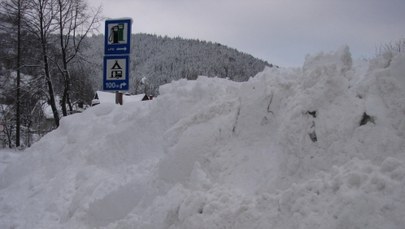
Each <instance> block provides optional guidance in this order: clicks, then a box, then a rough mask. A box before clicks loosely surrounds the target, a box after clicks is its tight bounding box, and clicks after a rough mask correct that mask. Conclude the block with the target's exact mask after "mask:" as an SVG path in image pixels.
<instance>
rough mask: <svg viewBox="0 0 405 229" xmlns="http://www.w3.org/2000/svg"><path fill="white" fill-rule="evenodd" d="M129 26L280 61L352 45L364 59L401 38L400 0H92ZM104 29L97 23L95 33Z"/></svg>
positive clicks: (404, 1)
mask: <svg viewBox="0 0 405 229" xmlns="http://www.w3.org/2000/svg"><path fill="white" fill-rule="evenodd" d="M89 2H90V3H91V5H92V6H99V5H101V6H102V7H103V16H105V17H108V18H120V17H131V18H132V19H133V26H132V31H133V33H151V34H157V35H167V36H169V37H175V36H180V37H183V38H192V39H200V40H206V41H212V42H218V43H221V44H223V45H226V46H229V47H232V48H236V49H238V50H239V51H242V52H245V53H249V54H252V55H253V56H255V57H258V58H261V59H263V60H267V61H268V62H270V63H273V64H276V65H280V66H302V64H303V62H304V59H305V56H306V55H307V54H313V53H317V52H320V51H324V52H329V51H333V50H336V49H337V48H339V47H341V46H343V45H349V47H350V50H351V51H352V55H353V57H354V58H362V57H365V58H368V57H372V56H373V55H375V53H376V48H378V47H379V46H381V45H382V44H386V43H389V42H396V41H398V40H399V39H401V38H405V0H89ZM102 30H103V29H100V32H102V33H103V32H104V31H102Z"/></svg>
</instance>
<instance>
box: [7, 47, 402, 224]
mask: <svg viewBox="0 0 405 229" xmlns="http://www.w3.org/2000/svg"><path fill="white" fill-rule="evenodd" d="M160 92H161V95H160V96H159V97H158V98H157V99H155V100H153V101H150V102H133V103H126V104H124V105H123V106H117V105H115V104H100V105H98V106H95V107H93V108H91V109H89V110H87V111H85V112H84V113H82V114H76V115H72V116H69V117H67V118H63V119H62V122H61V126H60V127H59V128H58V129H57V130H55V131H53V132H52V133H50V134H48V135H47V136H45V137H44V138H43V139H42V140H41V141H40V142H38V143H37V144H35V145H34V146H33V147H32V148H31V149H29V150H27V151H25V152H23V153H21V154H22V155H21V156H20V157H14V156H13V158H16V159H15V160H11V161H12V162H9V163H8V166H7V168H5V169H2V173H1V180H0V228H30V229H31V228H41V229H46V228H52V229H54V228H75V229H80V228H128V229H130V228H131V229H132V228H139V229H152V228H156V229H165V228H168V229H175V228H179V229H194V228H195V229H197V228H200V229H202V228H205V229H215V228H232V229H237V228H240V229H247V228H257V229H261V228H263V229H268V228H275V229H277V228H280V229H285V228H302V229H304V228H305V229H306V228H308V229H314V228H325V229H326V228H328V229H333V228H336V229H337V228H368V229H377V228H379V229H381V228H389V229H403V228H405V55H404V54H398V55H395V56H394V57H387V58H384V57H379V58H376V59H374V60H372V61H352V59H351V54H350V52H349V49H348V48H347V47H345V48H342V49H341V50H338V51H337V52H334V53H321V54H317V55H313V56H308V57H307V58H306V60H305V63H304V65H303V67H302V68H300V69H283V68H281V69H275V68H268V69H265V71H264V72H262V73H260V74H258V75H257V76H255V77H254V78H252V79H250V80H249V81H248V82H244V83H235V82H231V81H228V80H224V79H212V78H206V77H200V78H199V79H198V80H195V81H186V80H180V81H177V82H174V83H171V84H169V85H166V86H163V87H162V88H161V89H160ZM9 161H10V160H9Z"/></svg>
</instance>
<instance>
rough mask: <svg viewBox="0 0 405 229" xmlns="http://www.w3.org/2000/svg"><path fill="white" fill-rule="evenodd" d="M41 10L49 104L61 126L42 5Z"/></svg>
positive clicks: (42, 44)
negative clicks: (50, 68)
mask: <svg viewBox="0 0 405 229" xmlns="http://www.w3.org/2000/svg"><path fill="white" fill-rule="evenodd" d="M40 9H41V10H40V12H39V14H40V15H39V16H40V18H39V20H40V22H39V23H40V36H41V46H42V55H43V61H44V71H45V80H46V83H47V85H48V93H49V104H50V105H51V108H52V113H53V119H54V121H55V125H56V126H57V127H58V126H59V113H58V109H57V107H56V102H55V92H54V90H53V85H52V80H51V75H50V72H49V61H48V51H47V47H46V46H47V40H46V36H45V35H46V34H45V31H44V15H43V11H42V10H43V9H44V8H43V7H40Z"/></svg>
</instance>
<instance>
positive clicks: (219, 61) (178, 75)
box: [84, 34, 273, 95]
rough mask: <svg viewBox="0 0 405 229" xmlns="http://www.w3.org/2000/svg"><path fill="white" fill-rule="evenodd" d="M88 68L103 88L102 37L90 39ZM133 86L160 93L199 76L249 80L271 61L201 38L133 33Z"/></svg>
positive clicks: (151, 92)
mask: <svg viewBox="0 0 405 229" xmlns="http://www.w3.org/2000/svg"><path fill="white" fill-rule="evenodd" d="M87 42H88V48H87V49H86V50H85V52H84V55H85V56H88V57H89V58H88V60H89V62H88V63H87V68H88V69H92V72H93V75H95V76H97V77H96V78H95V79H94V80H95V81H94V84H95V85H97V88H101V83H102V78H101V77H102V57H103V48H104V46H103V44H104V40H103V36H102V35H99V36H93V37H91V38H89V39H88V40H87ZM131 48H132V55H131V85H130V88H131V89H130V92H131V93H134V94H139V93H145V92H146V93H148V94H154V95H156V94H158V87H159V86H160V85H163V84H166V83H169V82H171V81H172V80H178V79H190V80H194V79H196V78H197V77H198V76H200V75H204V76H209V77H220V78H229V79H230V80H234V81H246V80H247V79H249V77H252V76H254V75H256V74H257V73H258V72H260V71H262V70H263V69H264V67H265V66H269V67H272V66H273V65H272V64H269V63H267V62H266V61H262V60H259V59H257V58H254V57H253V56H251V55H249V54H245V53H241V52H239V51H238V50H236V49H232V48H229V47H226V46H224V45H221V44H218V43H212V42H206V41H199V40H189V39H182V38H179V37H177V38H169V37H162V36H157V35H150V34H135V35H132V47H131Z"/></svg>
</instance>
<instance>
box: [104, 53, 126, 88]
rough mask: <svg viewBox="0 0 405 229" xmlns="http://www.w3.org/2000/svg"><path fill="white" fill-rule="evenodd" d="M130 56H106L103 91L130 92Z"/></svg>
mask: <svg viewBox="0 0 405 229" xmlns="http://www.w3.org/2000/svg"><path fill="white" fill-rule="evenodd" d="M128 83H129V56H128V55H109V56H104V70H103V90H104V91H128Z"/></svg>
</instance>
